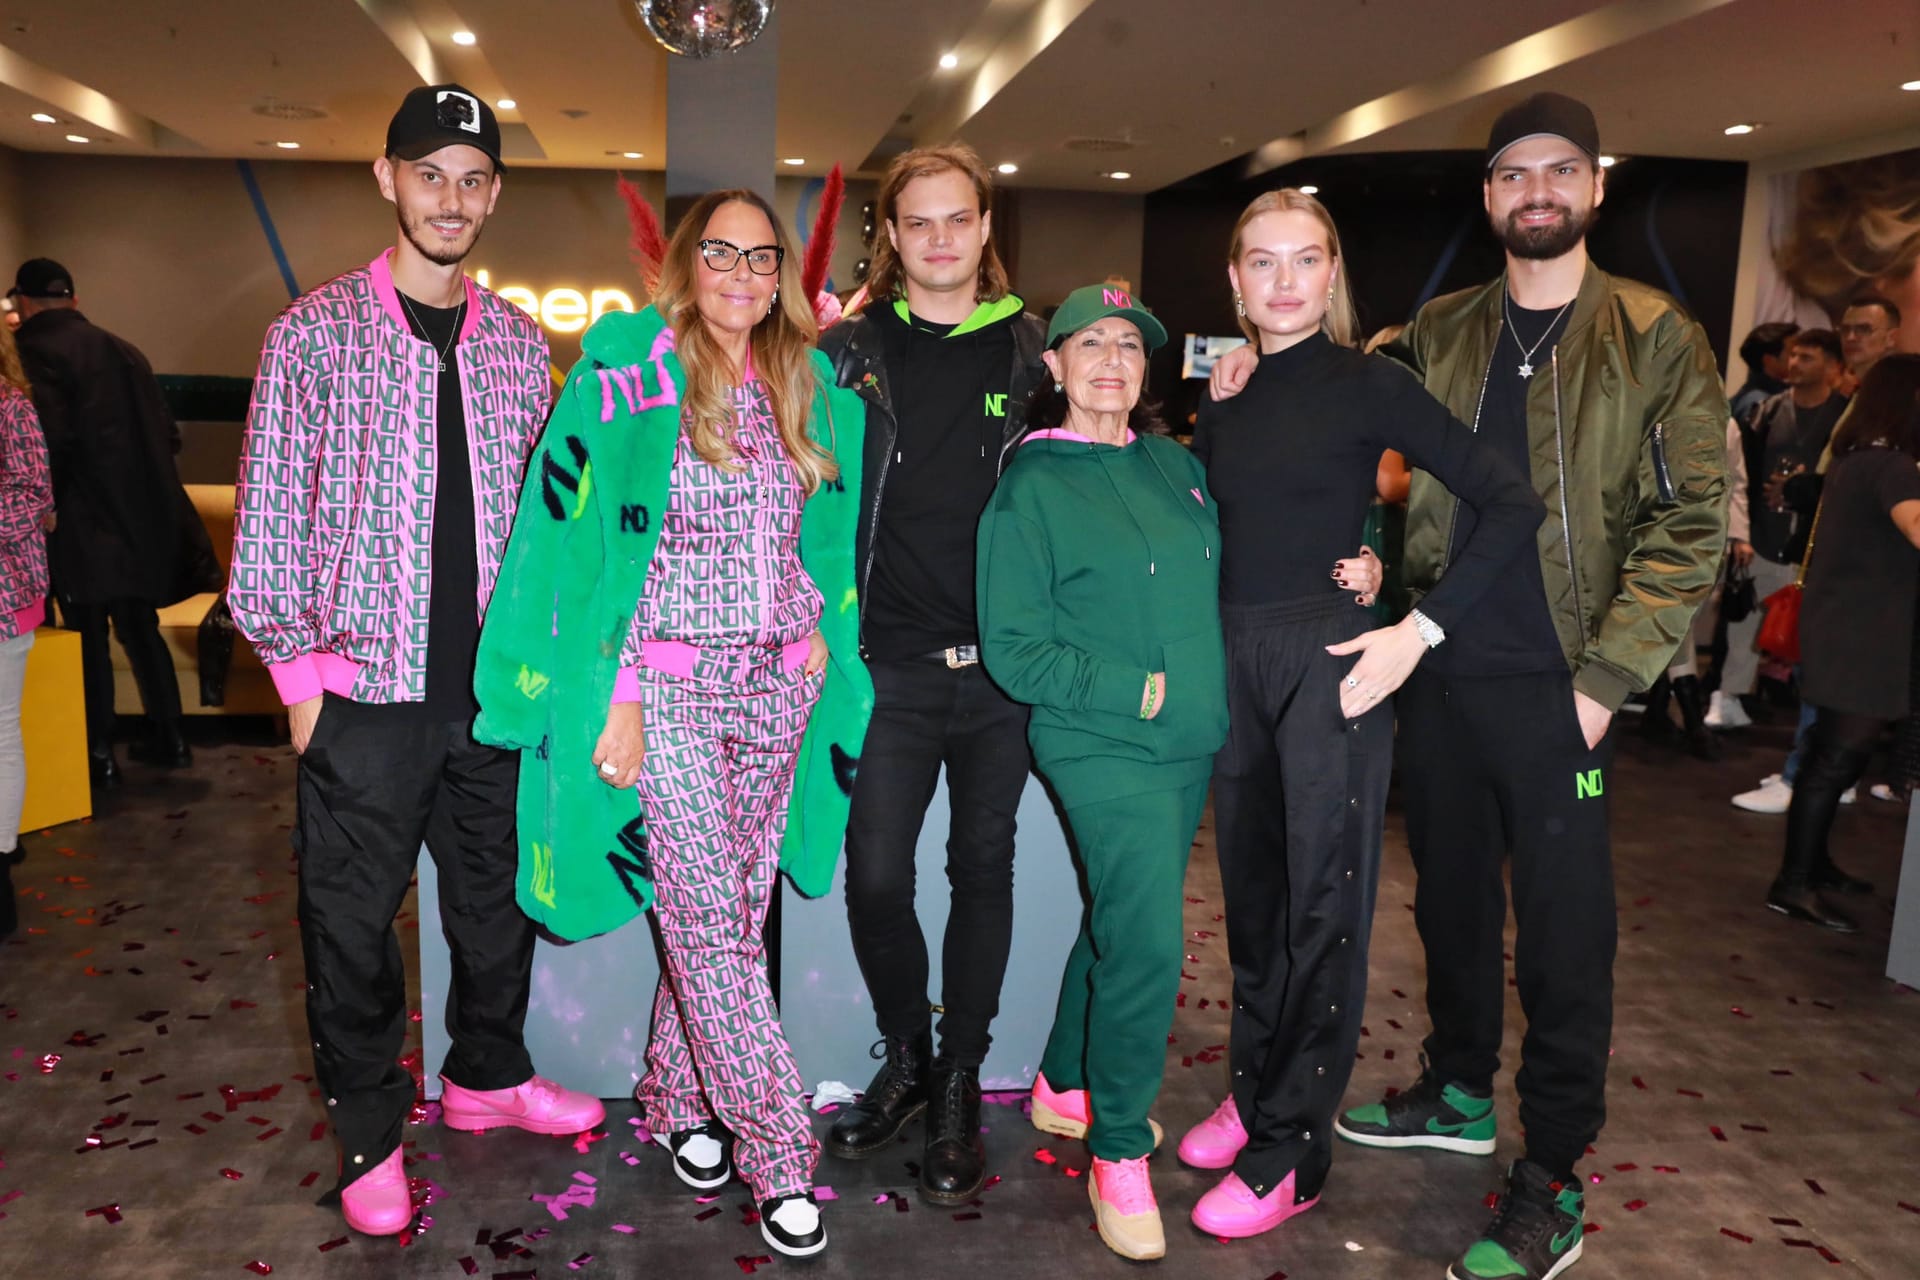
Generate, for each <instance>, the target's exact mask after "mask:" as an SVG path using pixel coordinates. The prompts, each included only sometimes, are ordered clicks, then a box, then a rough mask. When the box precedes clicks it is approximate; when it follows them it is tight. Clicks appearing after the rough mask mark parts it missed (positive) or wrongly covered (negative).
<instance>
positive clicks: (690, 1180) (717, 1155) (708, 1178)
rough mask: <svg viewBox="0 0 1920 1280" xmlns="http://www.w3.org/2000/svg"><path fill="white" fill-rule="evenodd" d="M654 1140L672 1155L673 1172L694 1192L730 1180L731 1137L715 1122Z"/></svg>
mask: <svg viewBox="0 0 1920 1280" xmlns="http://www.w3.org/2000/svg"><path fill="white" fill-rule="evenodd" d="M653 1140H654V1141H655V1142H657V1143H659V1144H660V1145H661V1146H663V1147H665V1148H666V1149H667V1150H668V1151H670V1152H672V1153H673V1171H674V1173H675V1174H676V1175H677V1176H678V1177H679V1179H680V1181H682V1182H684V1183H686V1184H687V1185H688V1186H690V1187H692V1188H694V1189H695V1190H697V1191H711V1190H713V1189H714V1188H715V1187H719V1186H725V1185H726V1182H727V1179H729V1178H731V1177H733V1135H732V1134H730V1133H728V1132H727V1131H726V1129H725V1128H724V1127H723V1126H722V1125H721V1124H720V1122H719V1121H718V1120H709V1121H707V1122H706V1123H705V1124H703V1125H701V1126H700V1127H699V1128H697V1129H677V1130H675V1131H674V1132H672V1133H668V1134H658V1133H656V1134H654V1135H653Z"/></svg>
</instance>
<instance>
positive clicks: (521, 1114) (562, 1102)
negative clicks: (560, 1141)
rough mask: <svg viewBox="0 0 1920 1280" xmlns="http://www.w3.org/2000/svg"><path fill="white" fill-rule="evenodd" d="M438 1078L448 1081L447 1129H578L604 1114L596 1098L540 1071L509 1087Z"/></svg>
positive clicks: (443, 1114)
mask: <svg viewBox="0 0 1920 1280" xmlns="http://www.w3.org/2000/svg"><path fill="white" fill-rule="evenodd" d="M440 1081H441V1083H442V1084H444V1085H445V1086H446V1089H445V1091H444V1092H443V1093H441V1095H440V1118H441V1119H442V1120H444V1121H445V1122H446V1126H447V1128H449V1129H463V1130H465V1131H466V1132H468V1133H481V1132H484V1131H485V1130H488V1129H502V1128H509V1127H511V1128H514V1129H525V1130H526V1131H527V1132H529V1133H581V1132H584V1131H585V1130H588V1129H591V1128H593V1127H594V1126H595V1125H597V1124H599V1123H600V1122H601V1121H602V1120H605V1119H606V1118H607V1109H606V1108H605V1107H603V1106H601V1105H600V1099H598V1098H589V1097H588V1096H587V1095H586V1094H584V1093H575V1092H574V1091H573V1090H572V1089H562V1088H561V1087H560V1086H559V1085H557V1084H555V1083H554V1082H553V1081H551V1080H549V1079H547V1078H546V1077H544V1076H534V1077H532V1078H531V1079H529V1080H528V1081H527V1082H526V1083H525V1084H523V1085H519V1086H516V1087H515V1088H512V1089H485V1090H481V1089H463V1088H461V1087H460V1086H459V1085H457V1084H455V1083H454V1082H453V1081H451V1080H449V1079H447V1078H446V1077H445V1076H441V1077H440Z"/></svg>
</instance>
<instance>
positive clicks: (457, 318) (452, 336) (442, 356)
mask: <svg viewBox="0 0 1920 1280" xmlns="http://www.w3.org/2000/svg"><path fill="white" fill-rule="evenodd" d="M394 293H395V295H397V296H398V297H399V299H400V305H401V306H403V307H405V308H406V309H407V316H408V318H409V319H411V320H412V321H413V324H414V327H415V328H417V329H419V330H420V333H421V336H423V337H424V336H425V335H426V332H427V326H426V325H425V324H423V323H422V322H421V320H420V315H419V313H418V312H416V311H415V310H414V309H413V304H412V303H411V302H409V301H407V295H406V294H404V293H401V292H400V291H399V290H398V289H395V290H394ZM421 305H422V306H425V305H426V304H425V303H422V304H421ZM466 318H467V300H466V299H465V298H462V299H460V306H459V309H458V310H456V311H455V312H454V313H453V331H452V332H451V333H449V334H448V335H447V345H446V348H445V349H444V350H442V349H441V348H439V347H433V340H432V339H431V338H428V339H427V345H428V346H430V347H433V352H434V355H436V356H437V357H439V361H440V368H439V371H440V372H441V373H445V372H446V371H447V356H448V354H449V353H451V352H452V351H453V344H454V343H456V342H458V341H459V340H460V322H461V321H462V320H465V319H466ZM1514 337H1515V339H1516V340H1517V339H1518V338H1519V335H1518V334H1515V335H1514Z"/></svg>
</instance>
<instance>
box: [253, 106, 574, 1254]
mask: <svg viewBox="0 0 1920 1280" xmlns="http://www.w3.org/2000/svg"><path fill="white" fill-rule="evenodd" d="M373 170H374V176H375V177H376V178H377V179H378V181H379V185H380V193H381V195H383V196H384V197H385V198H386V199H387V200H389V201H391V202H392V203H393V205H394V207H395V210H396V211H397V213H398V216H399V236H398V240H397V243H396V244H395V245H394V247H393V248H392V249H390V250H387V251H384V252H382V253H381V254H380V256H379V257H377V258H375V259H374V260H373V261H372V262H371V263H369V264H368V265H367V266H365V267H362V268H360V269H358V270H355V271H349V272H347V273H346V274H345V275H343V276H339V277H338V278H336V279H334V280H331V281H329V282H328V283H326V284H323V285H321V286H320V287H319V288H317V289H315V290H313V291H312V292H311V293H308V294H306V295H305V296H303V297H302V298H300V299H299V300H298V301H296V302H294V303H293V305H292V306H290V307H288V308H287V309H286V310H285V311H284V312H282V313H281V314H280V316H279V317H278V318H277V319H276V320H275V321H274V322H273V325H272V327H271V328H269V329H268V331H267V339H266V345H265V348H264V349H263V350H262V352H261V355H260V371H259V376H258V378H257V379H256V380H255V382H254V391H253V405H252V408H251V409H250V410H249V413H248V416H247V430H246V438H245V442H244V444H243V446H242V449H241V474H240V489H239V496H238V501H237V507H236V512H235V524H234V548H233V576H232V581H231V584H230V586H229V589H228V599H229V601H230V603H231V605H232V608H233V616H234V621H235V623H236V624H237V625H238V626H239V628H240V630H241V631H242V632H243V633H244V634H245V635H246V637H247V638H248V639H249V640H250V641H252V642H253V645H254V648H255V649H256V650H258V651H259V654H260V659H261V661H262V662H264V663H265V664H266V666H267V670H268V671H269V672H270V673H271V674H272V676H273V679H274V683H275V685H276V687H277V688H278V689H279V691H280V696H281V698H282V699H283V700H284V701H285V702H286V704H287V719H288V722H289V724H290V725H291V727H292V731H293V745H294V749H295V750H296V751H297V752H299V755H300V760H299V770H298V797H299V812H298V817H297V820H296V828H295V848H296V849H297V851H298V853H299V856H300V933H301V942H302V945H303V947H304V949H305V954H306V974H307V1023H308V1026H309V1028H310V1029H311V1031H312V1035H313V1056H314V1068H315V1072H316V1074H317V1076H318V1080H319V1084H320V1088H321V1093H322V1095H323V1096H324V1097H325V1098H326V1103H327V1111H328V1116H329V1117H330V1119H331V1120H332V1122H333V1128H334V1133H335V1136H336V1137H337V1138H338V1139H339V1142H340V1148H341V1174H340V1182H339V1185H338V1186H337V1187H336V1188H335V1190H336V1191H337V1192H338V1193H339V1194H340V1198H341V1202H342V1208H343V1210H344V1212H345V1214H346V1219H347V1224H348V1225H349V1226H351V1227H353V1228H354V1229H356V1230H359V1231H363V1232H366V1233H368V1234H371V1235H392V1234H396V1233H398V1232H400V1231H402V1230H404V1229H405V1228H406V1226H407V1224H408V1222H409V1221H410V1220H411V1218H412V1216H413V1206H412V1204H411V1202H410V1199H409V1196H408V1192H407V1179H406V1174H405V1171H404V1170H403V1168H402V1166H401V1155H400V1132H401V1126H402V1124H403V1123H404V1121H405V1119H406V1116H407V1113H408V1110H409V1108H410V1107H411V1105H412V1103H413V1100H414V1085H413V1081H412V1078H411V1077H410V1076H409V1074H408V1072H407V1071H406V1069H405V1068H403V1067H401V1066H400V1065H398V1063H397V1062H396V1058H397V1057H398V1055H399V1053H400V1050H401V1047H402V1044H403V1041H404V1038H405V1031H406V1017H407V1001H406V973H405V970H404V968H403V967H402V964H401V953H400V944H399V941H398V939H397V938H396V937H395V935H394V931H393V921H394V916H395V914H396V913H397V912H398V911H399V909H400V903H401V901H402V899H403V898H404V897H405V895H406V891H407V884H408V881H409V880H410V879H411V878H412V876H413V872H414V864H415V861H416V858H417V855H418V851H419V848H420V845H421V843H422V842H423V841H424V842H425V844H426V846H427V848H428V851H429V852H430V853H431V854H432V855H433V858H434V862H435V864H436V865H437V866H438V868H439V872H440V898H441V913H442V917H443V919H444V921H445V928H446V934H447V942H448V946H449V948H450V950H451V953H452V968H453V977H452V989H451V991H450V993H449V998H448V1002H447V1009H448V1012H447V1024H448V1026H447V1029H448V1032H449V1033H450V1035H451V1038H452V1042H453V1044H452V1048H451V1049H450V1050H449V1052H448V1054H447V1059H446V1062H445V1064H444V1065H443V1067H442V1069H441V1079H442V1080H443V1081H444V1082H445V1086H446V1088H445V1092H444V1094H443V1097H442V1108H443V1113H444V1117H445V1120H446V1123H447V1124H448V1126H449V1127H452V1128H457V1129H467V1130H476V1131H477V1130H483V1129H491V1128H496V1127H499V1126H503V1125H511V1126H514V1127H517V1128H521V1129H529V1130H532V1131H534V1132H537V1133H558V1134H570V1133H577V1132H579V1131H581V1130H584V1129H590V1128H592V1127H593V1126H594V1125H597V1124H599V1123H600V1121H601V1120H602V1119H604V1118H605V1114H606V1113H605V1110H604V1108H603V1107H602V1106H601V1105H600V1103H599V1101H598V1100H597V1099H594V1098H589V1097H586V1096H585V1095H582V1094H579V1093H574V1092H572V1091H570V1090H566V1089H562V1088H560V1087H559V1086H558V1085H556V1084H554V1083H552V1082H551V1081H548V1080H545V1079H543V1078H542V1077H540V1076H537V1075H535V1074H534V1072H533V1064H532V1061H531V1060H530V1058H529V1056H528V1054H527V1049H526V1045H525V1042H524V1039H523V1036H522V1027H523V1025H524V1023H525V1021H526V1013H527V996H528V989H529V984H530V980H531V974H532V966H533V926H532V924H531V923H530V922H529V921H528V920H527V918H526V917H525V916H524V915H522V914H521V912H520V910H519V908H518V906H516V905H515V902H514V871H515V860H516V849H515V840H514V798H515V791H516V786H517V779H518V772H519V766H518V757H517V755H516V754H515V753H512V752H505V751H498V750H495V749H493V748H491V747H487V746H483V745H481V744H479V743H477V742H475V741H474V740H473V737H472V733H471V729H472V724H473V717H474V713H475V711H476V707H475V704H474V697H473V661H474V653H475V649H476V646H477V645H478V642H479V635H480V618H481V615H482V614H483V613H484V611H485V609H486V606H487V600H488V597H489V596H490V595H491V593H492V591H493V586H494V578H495V576H496V574H497V573H498V571H499V564H500V556H501V553H502V551H503V550H504V549H505V546H506V541H507V534H508V531H509V530H510V529H511V527H512V524H513V512H514V507H515V505H516V501H517V497H518V493H519V487H520V478H521V472H522V470H523V469H524V468H525V466H526V460H527V455H528V453H529V451H530V450H531V449H532V447H533V443H534V440H535V438H536V437H537V436H538V435H539V433H540V429H541V427H542V425H543V424H544V423H545V420H546V415H547V409H548V404H549V388H550V382H549V376H548V366H547V344H546V340H545V339H544V338H543V337H542V336H541V334H540V331H539V329H538V328H537V327H536V326H535V325H534V323H533V321H532V320H531V319H530V318H529V317H528V316H527V315H526V314H525V313H524V312H522V311H520V310H519V309H517V308H515V307H513V306H511V305H509V304H508V303H506V302H504V301H502V300H501V299H500V298H499V297H498V296H496V295H495V294H493V293H490V292H489V291H487V290H485V289H482V288H480V287H479V286H477V285H475V284H474V283H473V282H472V281H471V280H469V279H467V278H466V276H465V275H464V274H463V273H462V271H461V270H460V264H461V262H462V261H463V260H464V259H465V258H466V256H467V254H468V253H470V252H471V251H472V249H473V246H474V243H475V241H476V240H477V239H478V238H479V235H480V229H481V227H482V226H483V225H484V224H485V222H486V219H487V215H488V214H490V213H491V212H492V211H493V205H494V201H495V200H496V199H497V198H498V196H499V193H500V175H501V172H502V166H501V164H500V128H499V125H498V123H497V122H496V121H495V119H494V115H493V112H492V111H491V110H490V109H489V108H488V106H487V105H486V103H484V102H482V101H481V100H480V99H479V98H477V97H476V96H475V95H473V94H472V93H470V92H468V91H467V90H465V89H463V88H461V87H460V86H459V85H434V86H429V87H426V88H421V89H415V90H414V91H413V92H412V93H410V94H408V95H407V98H406V101H405V102H404V103H403V104H402V105H401V107H400V110H399V111H398V112H397V113H396V114H395V115H394V117H393V122H392V123H391V124H390V125H389V126H388V129H387V146H386V153H385V154H384V155H383V156H382V157H381V158H380V159H379V160H377V161H375V162H374V166H373ZM329 1198H330V1197H329Z"/></svg>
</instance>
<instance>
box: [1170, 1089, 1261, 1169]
mask: <svg viewBox="0 0 1920 1280" xmlns="http://www.w3.org/2000/svg"><path fill="white" fill-rule="evenodd" d="M1246 1145H1247V1127H1246V1126H1245V1125H1243V1124H1241V1123H1240V1108H1239V1106H1238V1105H1237V1104H1236V1103H1235V1102H1234V1100H1233V1096H1232V1095H1231V1094H1229V1095H1228V1096H1227V1100H1226V1101H1225V1102H1223V1103H1221V1104H1220V1105H1219V1106H1217V1107H1215V1108H1214V1109H1213V1114H1212V1115H1210V1116H1208V1117H1207V1118H1206V1119H1205V1120H1202V1121H1201V1122H1200V1123H1199V1124H1197V1125H1195V1126H1193V1128H1191V1129H1189V1130H1187V1136H1186V1137H1184V1138H1182V1139H1180V1161H1181V1163H1183V1164H1188V1165H1191V1166H1193V1167H1194V1168H1196V1169H1230V1168H1232V1167H1233V1162H1234V1159H1235V1157H1237V1156H1238V1155H1239V1154H1240V1148H1242V1147H1244V1146H1246Z"/></svg>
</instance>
